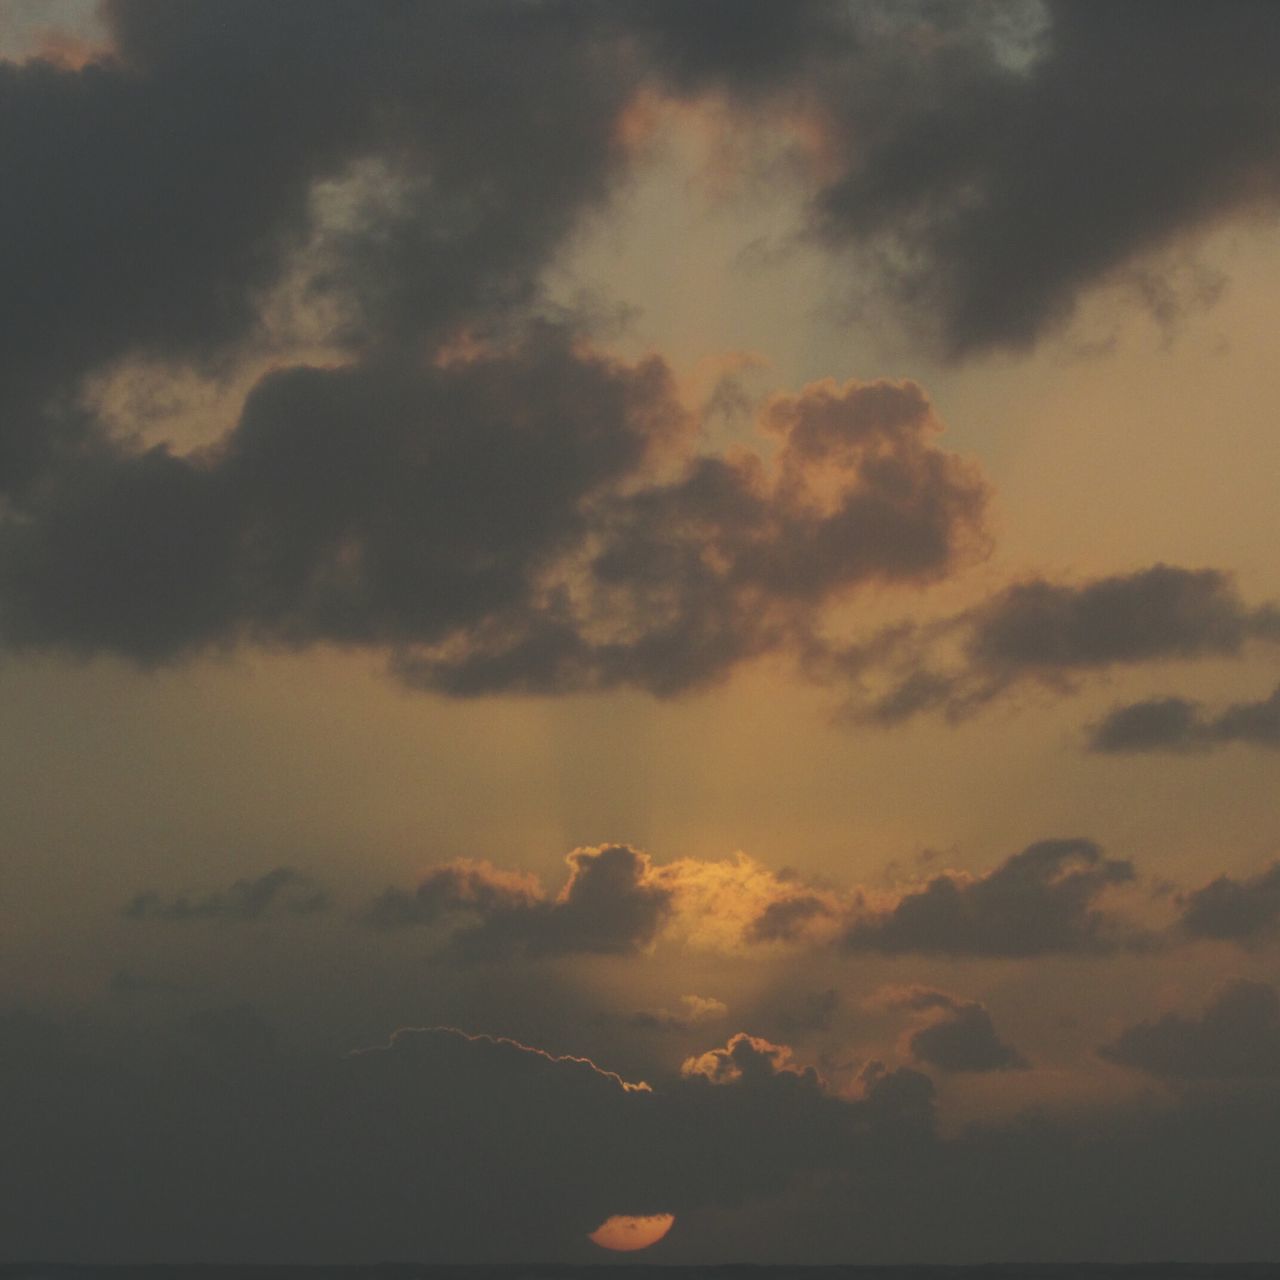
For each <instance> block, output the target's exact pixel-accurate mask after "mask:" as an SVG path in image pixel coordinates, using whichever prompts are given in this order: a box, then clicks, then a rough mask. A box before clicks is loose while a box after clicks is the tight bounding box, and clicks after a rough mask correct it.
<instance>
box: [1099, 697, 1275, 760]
mask: <svg viewBox="0 0 1280 1280" xmlns="http://www.w3.org/2000/svg"><path fill="white" fill-rule="evenodd" d="M1233 742H1235V743H1244V744H1247V745H1250V746H1259V747H1271V748H1273V749H1275V748H1280V685H1277V687H1276V688H1275V689H1274V690H1273V691H1272V692H1271V694H1270V696H1268V697H1266V698H1262V699H1260V700H1258V701H1255V702H1234V703H1232V704H1231V705H1230V706H1228V707H1227V708H1225V709H1224V710H1223V711H1220V712H1218V713H1217V714H1216V715H1205V714H1204V711H1203V710H1202V708H1201V706H1200V704H1199V703H1196V702H1191V701H1188V700H1187V699H1185V698H1151V699H1148V700H1147V701H1145V702H1131V703H1128V704H1127V705H1125V706H1121V707H1116V708H1114V709H1113V710H1112V711H1110V712H1109V713H1108V714H1107V715H1106V716H1105V717H1104V718H1103V719H1102V720H1101V721H1099V722H1098V723H1097V724H1095V725H1092V726H1090V730H1089V739H1088V746H1089V750H1091V751H1100V752H1107V753H1111V754H1119V753H1121V752H1140V751H1172V752H1192V751H1208V750H1209V749H1210V748H1212V747H1217V746H1223V745H1226V744H1228V743H1233Z"/></svg>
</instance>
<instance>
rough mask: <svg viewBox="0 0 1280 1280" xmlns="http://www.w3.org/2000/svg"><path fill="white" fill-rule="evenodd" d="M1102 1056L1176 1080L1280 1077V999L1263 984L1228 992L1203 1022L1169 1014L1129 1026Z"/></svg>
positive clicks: (1213, 1004) (1216, 999) (1212, 1004)
mask: <svg viewBox="0 0 1280 1280" xmlns="http://www.w3.org/2000/svg"><path fill="white" fill-rule="evenodd" d="M1099 1053H1101V1055H1102V1056H1103V1057H1104V1058H1107V1059H1108V1060H1110V1061H1111V1062H1118V1063H1120V1064H1122V1065H1124V1066H1129V1067H1140V1068H1141V1069H1142V1070H1144V1071H1149V1072H1151V1073H1152V1074H1153V1075H1157V1076H1170V1077H1174V1078H1177V1079H1184V1080H1194V1079H1232V1078H1237V1079H1238V1078H1247V1077H1257V1076H1270V1077H1278V1076H1280V999H1278V998H1277V997H1276V992H1275V988H1273V987H1269V986H1267V985H1265V984H1264V983H1260V982H1244V981H1241V982H1236V983H1233V984H1232V985H1230V986H1228V987H1224V988H1223V990H1221V991H1220V992H1219V993H1218V994H1217V995H1216V996H1215V997H1214V998H1213V1000H1212V1001H1210V1003H1209V1005H1208V1006H1207V1007H1206V1008H1205V1011H1204V1013H1203V1014H1202V1015H1201V1016H1200V1017H1198V1018H1195V1017H1192V1018H1188V1017H1184V1016H1183V1015H1181V1014H1178V1013H1166V1014H1165V1015H1164V1016H1163V1017H1162V1018H1160V1019H1158V1020H1157V1021H1155V1022H1140V1023H1138V1024H1137V1025H1136V1026H1132V1027H1128V1028H1126V1029H1125V1030H1124V1031H1122V1032H1121V1033H1120V1035H1119V1036H1118V1037H1117V1038H1116V1039H1115V1040H1114V1041H1113V1042H1112V1043H1111V1044H1108V1045H1104V1046H1103V1047H1102V1048H1101V1049H1100V1050H1099Z"/></svg>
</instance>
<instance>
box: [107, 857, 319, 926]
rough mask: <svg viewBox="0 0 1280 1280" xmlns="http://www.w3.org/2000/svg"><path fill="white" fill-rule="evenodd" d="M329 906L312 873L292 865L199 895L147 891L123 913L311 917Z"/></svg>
mask: <svg viewBox="0 0 1280 1280" xmlns="http://www.w3.org/2000/svg"><path fill="white" fill-rule="evenodd" d="M328 906H329V895H328V894H327V893H326V892H325V891H324V890H323V889H322V888H320V886H319V885H317V884H316V882H315V881H314V880H313V879H312V878H311V877H310V876H308V875H306V874H304V873H303V872H301V871H296V870H294V869H293V868H292V867H276V868H275V869H274V870H272V871H268V872H266V873H264V874H263V875H260V876H258V877H256V878H255V879H252V880H250V879H244V880H237V881H236V882H235V883H234V884H232V885H231V886H229V887H228V888H226V889H219V890H216V891H215V892H213V893H208V894H205V895H204V896H203V897H199V898H189V897H186V896H185V895H183V896H179V897H176V898H170V899H167V900H166V899H165V898H163V897H162V896H161V895H160V894H159V893H157V892H156V891H155V890H153V889H148V890H144V891H143V892H142V893H139V894H136V895H135V896H134V897H133V898H131V899H130V901H129V902H128V903H127V904H126V905H125V907H124V909H123V913H122V914H124V915H125V916H127V917H128V918H129V919H131V920H168V921H176V922H185V921H189V920H257V919H260V918H261V917H262V916H265V915H292V916H309V915H314V914H315V913H316V912H319V911H324V910H326V909H327V908H328Z"/></svg>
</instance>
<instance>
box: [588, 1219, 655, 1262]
mask: <svg viewBox="0 0 1280 1280" xmlns="http://www.w3.org/2000/svg"><path fill="white" fill-rule="evenodd" d="M675 1220H676V1218H675V1214H673V1213H654V1214H650V1215H649V1216H648V1217H646V1218H635V1217H632V1216H631V1215H630V1214H626V1213H618V1214H615V1215H614V1216H613V1217H612V1218H606V1219H605V1220H604V1221H603V1222H602V1223H601V1224H600V1225H599V1226H598V1227H597V1228H596V1229H595V1230H594V1231H593V1232H592V1233H591V1234H590V1236H588V1237H587V1238H588V1239H589V1240H591V1241H592V1242H594V1243H595V1244H598V1245H599V1246H600V1247H601V1248H602V1249H613V1250H615V1251H617V1252H619V1253H634V1252H635V1251H636V1250H637V1249H647V1248H648V1247H649V1246H650V1245H651V1244H657V1243H658V1241H659V1240H661V1239H662V1237H663V1236H665V1235H666V1234H667V1232H668V1231H670V1230H671V1224H672V1223H673V1222H675Z"/></svg>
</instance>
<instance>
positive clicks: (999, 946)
mask: <svg viewBox="0 0 1280 1280" xmlns="http://www.w3.org/2000/svg"><path fill="white" fill-rule="evenodd" d="M1133 879H1134V870H1133V866H1132V864H1131V863H1129V862H1127V861H1125V860H1123V859H1113V858H1107V857H1104V856H1103V853H1102V850H1101V849H1100V848H1099V847H1098V846H1097V845H1096V844H1094V843H1093V841H1091V840H1041V841H1038V842H1037V843H1036V844H1033V845H1029V846H1028V847H1027V848H1025V849H1023V850H1022V852H1021V853H1016V854H1014V855H1013V856H1012V857H1010V858H1008V859H1006V861H1004V862H1002V863H1001V864H1000V865H999V866H998V867H996V868H995V870H994V871H990V872H988V873H987V874H986V875H984V876H977V877H973V876H966V875H964V874H961V873H951V872H944V873H942V874H941V875H938V876H935V877H933V878H932V879H930V880H929V881H928V882H927V883H926V884H925V885H924V887H923V888H921V889H918V890H914V891H911V892H908V893H906V894H904V895H903V896H902V897H901V898H900V899H899V900H898V902H897V903H896V904H895V905H893V906H892V907H887V908H884V909H881V910H871V911H865V912H863V913H861V914H859V915H857V916H856V917H855V919H854V921H853V923H852V924H851V925H850V926H849V929H848V931H847V932H846V933H845V936H844V946H845V947H847V948H848V949H849V950H852V951H878V952H883V953H886V954H897V953H901V952H921V953H937V954H942V955H953V956H963V955H972V956H993V957H994V956H1007V957H1017V956H1037V955H1051V954H1054V953H1081V954H1091V953H1105V952H1108V951H1113V950H1116V949H1117V948H1119V947H1123V946H1130V945H1137V944H1138V942H1139V938H1138V935H1137V934H1136V933H1135V932H1134V931H1133V930H1132V928H1131V927H1129V926H1127V925H1125V924H1124V923H1123V922H1121V921H1119V920H1116V919H1113V918H1112V917H1110V916H1109V915H1108V914H1107V913H1106V912H1105V911H1104V910H1103V909H1102V907H1101V900H1102V899H1103V897H1104V896H1105V894H1106V893H1107V891H1108V890H1110V889H1112V888H1114V887H1116V886H1118V885H1124V884H1128V883H1129V882H1130V881H1132V880H1133Z"/></svg>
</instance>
